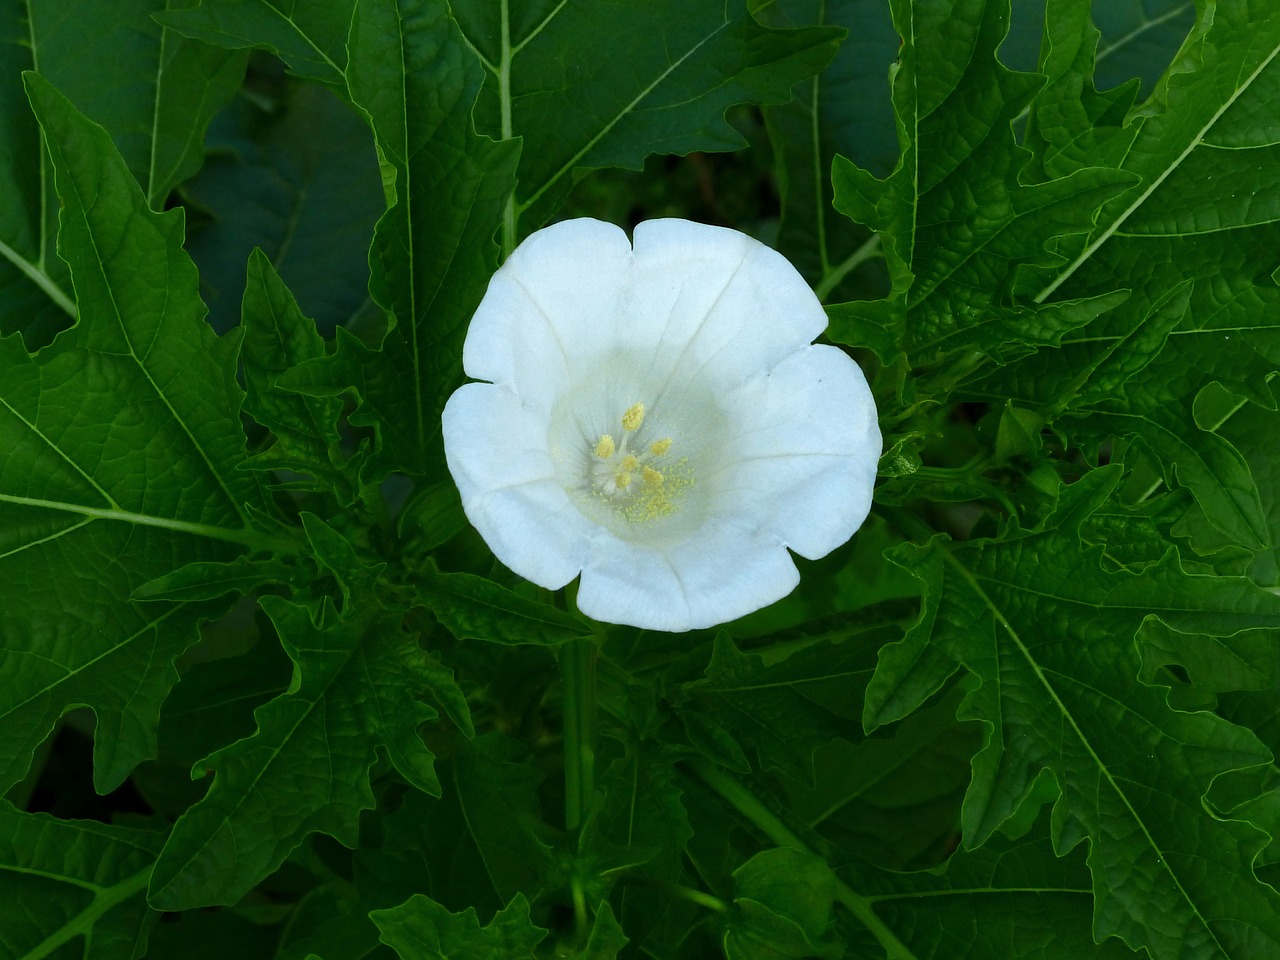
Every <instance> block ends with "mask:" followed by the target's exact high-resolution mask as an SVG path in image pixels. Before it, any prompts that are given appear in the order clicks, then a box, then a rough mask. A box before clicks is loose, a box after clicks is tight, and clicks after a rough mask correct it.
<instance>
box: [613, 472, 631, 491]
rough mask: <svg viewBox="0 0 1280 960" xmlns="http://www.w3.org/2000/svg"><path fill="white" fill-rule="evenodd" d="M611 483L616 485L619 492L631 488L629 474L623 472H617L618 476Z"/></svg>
mask: <svg viewBox="0 0 1280 960" xmlns="http://www.w3.org/2000/svg"><path fill="white" fill-rule="evenodd" d="M613 482H614V483H616V484H617V485H618V489H619V490H625V489H627V487H629V486H631V474H629V473H627V471H625V470H619V471H618V475H617V476H616V477H614V478H613Z"/></svg>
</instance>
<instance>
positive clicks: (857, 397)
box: [708, 345, 881, 560]
mask: <svg viewBox="0 0 1280 960" xmlns="http://www.w3.org/2000/svg"><path fill="white" fill-rule="evenodd" d="M728 407H729V410H730V411H731V416H730V418H729V419H730V423H731V424H732V425H733V427H735V428H736V429H734V430H732V432H731V433H730V434H729V435H728V436H726V438H725V446H724V448H723V449H724V453H723V456H722V458H721V467H720V469H719V471H718V473H717V475H716V476H715V477H709V478H708V481H709V482H711V483H713V484H715V492H714V497H715V499H716V502H717V504H718V505H719V508H720V509H727V510H732V511H734V512H737V513H741V514H743V515H747V516H755V517H759V518H760V524H761V527H762V528H763V529H765V530H767V531H769V533H770V534H772V535H773V536H775V537H777V538H778V539H779V540H780V541H781V542H782V543H785V544H787V546H789V547H791V549H793V550H795V551H796V553H798V554H800V555H801V556H803V557H808V558H809V559H811V560H813V559H817V558H818V557H823V556H826V555H827V554H828V553H830V552H831V551H832V550H834V549H835V548H836V547H838V546H839V545H840V544H842V543H844V542H845V541H846V540H848V539H849V537H851V536H852V535H853V533H854V531H855V530H857V529H858V527H860V526H861V525H862V522H863V521H864V520H865V519H866V517H867V513H868V512H869V511H870V509H871V489H872V486H873V485H874V484H875V477H876V466H877V464H878V462H879V459H880V452H881V438H880V428H879V425H878V424H877V423H876V410H875V402H874V400H873V399H872V397H871V390H870V389H869V388H868V386H867V381H866V377H864V376H863V373H862V371H861V370H860V369H859V368H858V365H857V364H856V363H854V362H853V360H852V359H850V358H849V357H848V356H847V355H846V354H845V353H843V352H842V351H841V350H839V349H838V348H836V347H831V346H824V345H816V346H810V347H806V348H805V349H804V350H801V351H800V352H798V353H796V354H794V355H793V356H791V357H788V358H787V359H786V360H785V361H783V362H782V363H780V364H779V365H778V366H777V367H775V368H774V370H773V371H772V373H770V375H769V376H767V377H762V378H760V379H758V380H756V381H754V382H753V383H750V384H746V385H744V386H743V387H741V388H740V389H739V390H737V391H735V392H734V394H733V395H732V397H731V399H730V401H729V403H728Z"/></svg>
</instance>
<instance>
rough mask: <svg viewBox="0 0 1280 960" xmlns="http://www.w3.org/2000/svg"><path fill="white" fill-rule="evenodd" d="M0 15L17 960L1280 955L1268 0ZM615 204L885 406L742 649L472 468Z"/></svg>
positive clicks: (385, 3)
mask: <svg viewBox="0 0 1280 960" xmlns="http://www.w3.org/2000/svg"><path fill="white" fill-rule="evenodd" d="M1093 7H1096V9H1092V8H1093ZM0 31H2V32H0V63H2V64H3V67H4V73H3V76H2V78H0V197H3V201H2V202H0V450H3V455H0V598H2V600H3V602H2V603H0V664H2V665H3V677H4V679H3V681H0V789H2V790H3V791H4V799H3V800H0V821H2V824H0V902H2V903H3V904H4V908H3V909H2V910H0V958H25V960H35V958H40V957H58V958H62V957H71V956H78V957H84V958H92V960H107V958H114V957H124V958H129V957H142V956H147V957H154V958H164V957H182V958H184V960H185V958H191V957H197V958H198V957H206V956H207V957H211V958H212V957H226V956H244V957H246V958H259V957H261V958H273V957H274V958H298V960H303V958H307V957H321V958H323V960H343V958H356V957H395V956H399V957H402V958H410V957H413V958H419V957H451V958H461V957H477V958H479V957H484V958H499V957H511V958H517V957H553V956H557V957H581V958H591V960H607V958H611V957H623V958H628V957H659V958H664V960H665V958H673V960H680V958H686V957H687V958H695V957H706V956H716V955H720V954H723V955H724V956H726V957H728V958H732V960H766V958H767V960H774V958H803V957H820V958H828V957H830V958H836V957H842V956H843V957H850V958H855V957H857V958H861V957H867V958H887V960H926V958H936V960H955V958H962V957H971V958H975V960H977V958H983V960H990V958H1008V960H1014V958H1029V957H1035V958H1042V960H1079V958H1083V957H1098V958H1121V957H1140V956H1147V957H1150V958H1152V960H1174V958H1177V960H1210V958H1217V960H1267V958H1280V919H1278V918H1280V895H1278V894H1277V892H1276V890H1275V888H1274V887H1273V886H1272V884H1274V883H1276V882H1278V881H1280V846H1277V844H1276V843H1275V841H1274V838H1275V837H1276V836H1277V830H1280V806H1278V805H1277V797H1280V794H1278V793H1277V792H1276V782H1277V771H1276V766H1275V760H1274V752H1275V751H1276V749H1277V745H1278V744H1280V725H1278V724H1277V722H1276V717H1277V713H1278V710H1277V704H1278V703H1280V700H1278V699H1277V697H1278V696H1280V670H1278V669H1277V666H1278V663H1277V661H1278V660H1280V657H1278V650H1280V647H1278V646H1277V642H1276V641H1277V638H1278V636H1280V633H1278V631H1280V469H1278V468H1277V467H1276V464H1275V460H1274V446H1275V437H1276V436H1278V435H1280V410H1278V404H1277V393H1276V391H1275V384H1274V383H1273V382H1272V381H1273V378H1274V376H1275V374H1276V372H1277V370H1280V288H1278V287H1277V282H1276V281H1277V277H1280V259H1278V255H1277V253H1276V251H1277V250H1280V226H1278V222H1280V187H1278V186H1277V184H1280V154H1278V153H1277V149H1278V145H1280V123H1278V122H1277V120H1276V112H1275V104H1276V103H1277V102H1280V19H1277V18H1276V17H1275V16H1274V15H1273V13H1272V10H1271V3H1270V0H1195V2H1192V0H1115V2H1112V3H1108V4H1098V5H1091V4H1090V3H1089V2H1088V0H1046V2H1041V0H1013V2H1012V3H1011V2H1010V0H823V2H819V0H772V2H757V3H753V4H752V5H751V7H750V9H748V6H747V4H746V3H745V0H728V2H727V3H725V4H723V5H722V4H719V3H709V2H708V3H696V4H688V3H677V2H675V0H669V2H668V0H662V2H652V0H644V2H641V0H625V2H606V0H584V2H580V3H572V4H571V3H567V2H565V0H560V2H555V0H533V2H529V3H523V4H513V3H509V0H455V2H454V3H453V7H452V9H450V6H449V5H448V3H446V0H343V2H329V3H309V4H286V3H283V2H280V0H126V2H119V0H116V2H112V3H106V2H105V0H78V2H76V3H74V4H71V5H68V4H66V3H62V2H57V3H55V2H52V0H16V2H11V3H7V4H6V5H5V6H4V7H3V10H2V12H0ZM743 148H745V149H743ZM734 151H738V152H734ZM681 157H683V158H684V159H680V158H681ZM593 213H598V214H601V215H605V216H608V217H610V218H612V219H615V220H619V221H622V220H631V221H633V220H635V219H639V218H643V217H645V216H654V215H671V214H675V215H685V216H691V217H701V218H707V219H714V220H721V221H724V222H728V223H729V225H732V226H735V227H737V228H738V229H742V230H745V231H748V232H751V233H753V234H755V235H756V236H759V237H761V238H762V239H764V240H766V241H767V242H770V243H772V244H773V245H775V246H776V247H778V249H780V250H781V251H782V252H783V253H785V254H786V255H787V256H788V257H790V258H791V259H792V260H793V262H795V263H796V264H797V265H798V266H799V267H800V268H801V269H802V271H804V272H805V273H806V275H807V276H808V279H809V280H810V281H811V283H812V284H813V286H814V288H815V289H816V290H817V291H818V292H819V294H820V296H821V297H822V298H823V300H824V302H825V303H826V304H827V307H828V313H829V316H830V319H831V325H830V327H829V330H828V336H829V337H830V339H831V340H832V341H834V342H836V343H838V344H841V345H843V346H845V347H847V348H848V349H849V350H850V351H851V352H852V353H853V355H854V356H855V357H856V358H857V359H858V360H859V361H860V362H861V363H862V365H863V368H864V369H865V370H866V371H867V373H868V376H869V378H870V379H871V381H872V386H873V390H874V392H875V395H876V399H877V403H878V405H879V410H880V420H881V426H882V428H883V430H884V432H885V439H886V451H887V452H886V454H885V456H884V458H883V459H882V461H881V470H880V474H881V478H880V483H879V485H878V487H877V490H876V503H875V506H874V508H873V515H872V518H871V520H869V521H868V523H867V525H866V526H864V528H863V529H862V530H861V531H860V532H859V533H858V534H857V535H856V536H855V538H854V539H853V540H852V541H851V542H850V543H849V544H848V545H847V546H845V547H843V548H840V549H839V550H837V551H836V552H835V553H834V554H833V555H831V556H830V557H828V558H826V559H824V560H822V561H818V562H813V563H804V564H803V566H802V575H803V579H802V583H801V586H800V587H799V588H798V589H797V591H796V592H795V593H794V594H793V595H792V596H791V597H789V598H787V599H785V600H783V601H780V602H779V603H777V604H775V605H774V606H772V607H770V608H768V609H766V610H763V611H760V612H759V613H757V614H753V615H752V616H749V617H747V618H744V619H742V620H740V621H737V622H734V623H730V624H726V625H724V626H723V627H721V628H719V629H717V630H707V631H700V632H695V633H692V634H686V635H670V634H661V633H652V632H644V631H639V630H634V629H630V628H608V629H606V628H605V627H604V626H602V625H600V624H595V623H592V622H590V621H589V620H587V619H585V618H583V617H582V616H581V615H580V614H579V613H578V612H577V611H576V609H575V607H574V605H573V591H572V588H570V589H569V590H568V591H566V592H562V593H557V594H552V593H549V592H547V591H543V590H540V589H537V588H534V587H532V586H530V585H529V584H527V583H523V582H521V581H519V580H518V579H517V578H515V577H513V576H512V575H511V574H510V573H508V572H506V571H504V570H502V569H501V568H499V567H498V566H497V565H496V564H495V563H494V561H493V559H492V556H491V555H490V554H489V553H488V551H487V550H486V548H485V547H484V545H483V543H482V542H481V541H480V540H479V538H478V537H477V535H476V534H475V533H474V532H473V531H472V530H471V529H470V528H469V527H468V526H467V524H466V522H465V518H464V517H463V515H462V512H461V507H460V505H459V502H458V497H457V494H456V491H455V490H454V488H453V485H452V483H451V482H450V480H449V476H448V473H447V471H446V470H445V467H444V462H443V452H442V448H441V443H440V428H439V422H440V410H441V407H442V405H443V402H444V399H445V398H446V397H447V396H448V394H449V393H450V392H451V391H452V390H453V389H454V388H455V387H456V386H457V385H458V383H459V382H460V381H461V362H460V350H461V342H462V336H463V335H464V333H465V330H466V325H467V321H468V319H469V317H470V315H471V311H472V310H473V309H474V307H475V305H476V303H477V302H478V301H479V298H480V296H481V295H482V293H483V291H484V289H485V285H486V283H487V280H488V277H489V276H490V274H491V273H492V272H493V270H494V269H495V268H496V266H497V264H498V262H499V261H500V259H501V257H502V255H503V254H504V253H506V252H509V251H510V250H511V249H512V248H513V247H514V245H515V243H516V242H517V241H518V240H519V239H520V238H521V237H523V236H525V235H527V234H528V233H529V232H531V231H532V230H535V229H537V228H538V227H539V226H542V225H543V224H545V223H546V222H548V221H550V220H552V219H555V218H559V217H563V216H573V215H582V214H593ZM206 303H208V304H210V305H211V308H212V314H211V315H209V316H208V317H207V316H206V315H207V313H208V309H209V308H206ZM237 303H238V305H239V306H238V307H237Z"/></svg>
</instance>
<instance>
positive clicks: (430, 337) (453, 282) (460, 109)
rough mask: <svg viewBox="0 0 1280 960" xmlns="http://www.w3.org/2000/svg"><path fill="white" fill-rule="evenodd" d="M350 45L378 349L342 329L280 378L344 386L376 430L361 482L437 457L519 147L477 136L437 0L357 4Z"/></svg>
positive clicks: (467, 74) (453, 35)
mask: <svg viewBox="0 0 1280 960" xmlns="http://www.w3.org/2000/svg"><path fill="white" fill-rule="evenodd" d="M348 46H349V50H350V56H351V62H350V64H349V67H348V82H349V85H350V92H351V98H352V100H353V101H354V102H355V103H356V104H357V106H358V107H359V108H360V109H361V110H362V111H363V112H364V113H365V115H366V116H367V118H368V120H369V122H370V125H371V126H372V127H373V133H374V138H375V140H376V141H377V144H378V155H379V158H380V160H381V162H382V165H383V182H384V186H385V188H386V191H387V208H388V209H387V212H386V214H385V215H384V216H383V218H382V219H381V220H380V221H379V222H378V226H377V229H376V231H375V234H374V247H373V254H372V256H371V268H372V271H373V276H372V279H371V280H370V293H371V294H372V296H373V299H374V300H375V302H377V304H378V305H379V306H381V307H382V308H383V309H384V310H386V311H387V312H388V314H389V315H390V316H391V318H392V321H393V323H392V327H391V329H390V330H389V332H388V333H387V336H386V339H385V340H384V341H383V343H382V345H381V348H380V349H377V350H374V349H370V348H369V347H367V346H365V345H364V344H362V343H361V342H360V341H358V340H356V339H355V338H354V337H351V336H347V335H345V334H344V332H342V331H339V336H338V350H337V354H336V355H335V356H334V357H333V358H331V359H328V360H320V361H315V362H314V363H312V364H309V365H306V366H304V367H303V368H302V369H300V370H298V371H297V373H296V376H295V377H294V378H292V379H290V380H287V381H286V382H285V384H284V385H285V386H287V387H291V388H296V389H299V390H302V391H304V392H308V393H312V394H317V395H323V394H334V393H340V392H343V391H345V390H346V389H348V388H351V387H354V389H355V391H356V395H357V397H358V398H359V400H360V407H359V409H357V410H356V412H355V413H353V414H352V417H351V420H352V422H353V423H356V424H363V425H368V426H371V427H373V428H374V429H375V430H376V431H377V435H378V442H377V445H376V447H375V450H374V453H373V455H372V456H371V457H370V459H369V461H368V465H367V471H368V479H370V480H378V479H381V478H382V477H383V476H385V474H386V473H387V472H388V471H390V470H393V469H395V470H400V471H403V472H406V473H409V474H411V475H423V474H425V473H428V472H430V471H431V470H432V469H435V468H437V466H438V463H439V455H438V453H437V454H432V450H433V448H438V446H439V436H440V411H441V410H442V409H443V408H444V403H445V400H446V399H447V398H448V395H449V393H450V392H452V390H453V389H454V387H456V386H457V384H458V382H459V381H460V380H461V377H462V364H461V353H462V337H463V335H464V333H465V327H466V322H467V320H468V319H469V318H470V316H471V313H472V312H473V311H474V309H475V307H476V305H477V304H478V303H479V302H480V297H481V296H482V294H483V293H484V287H485V285H486V284H487V282H488V279H489V275H490V274H491V273H492V272H493V269H494V265H495V260H496V255H497V248H496V245H494V244H493V243H492V237H493V234H494V232H495V230H496V229H497V225H498V222H499V220H500V216H501V210H502V204H503V203H504V202H505V200H506V198H507V196H508V194H509V193H510V191H511V189H512V187H513V186H514V173H515V164H516V157H517V154H518V145H517V144H515V143H504V144H499V143H494V142H492V141H489V140H487V139H485V138H483V137H480V136H477V135H476V133H475V131H474V129H473V127H472V123H471V110H472V105H473V104H474V103H475V98H476V94H477V92H478V91H479V89H480V84H481V79H482V78H481V74H482V71H481V68H480V66H479V64H477V63H476V62H475V59H474V57H473V56H472V55H471V53H470V52H469V51H468V50H467V49H466V47H465V45H464V43H463V40H462V37H461V35H460V34H459V32H458V29H457V27H456V26H455V25H454V24H453V22H452V20H450V18H449V11H448V8H447V6H446V5H445V4H444V3H443V2H442V0H360V3H358V4H357V7H356V12H355V18H354V20H353V21H352V24H351V37H350V41H349V45H348Z"/></svg>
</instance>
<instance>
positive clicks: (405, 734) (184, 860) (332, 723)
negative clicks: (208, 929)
mask: <svg viewBox="0 0 1280 960" xmlns="http://www.w3.org/2000/svg"><path fill="white" fill-rule="evenodd" d="M261 604H262V607H263V609H264V610H265V611H266V612H267V615H268V616H269V617H271V620H272V622H273V623H274V624H275V626H276V629H277V631H278V632H279V634H280V641H281V643H282V644H283V645H284V647H285V650H286V651H287V652H288V654H289V656H290V658H291V659H292V660H293V662H294V664H295V667H294V677H293V682H292V683H291V684H290V686H289V689H288V690H287V691H285V693H284V694H282V695H281V696H280V697H277V698H276V699H275V700H272V701H271V702H270V703H267V704H265V705H264V706H262V707H260V708H259V709H258V711H257V713H256V716H257V720H258V729H257V731H256V732H255V733H254V734H253V736H251V737H249V738H247V739H245V740H241V741H239V742H237V743H233V744H231V745H230V746H227V747H224V748H223V749H221V750H218V751H216V752H215V753H213V754H211V755H210V756H209V757H207V758H206V759H204V760H202V761H201V762H199V763H197V764H196V769H197V770H199V771H204V770H213V771H214V773H215V779H214V781H213V785H212V786H211V787H210V788H209V792H208V794H207V795H206V797H205V798H204V799H203V800H202V801H200V802H199V803H197V804H196V805H195V806H193V807H192V808H191V809H190V810H188V811H187V812H186V813H185V814H184V815H183V816H182V817H181V818H180V819H179V820H178V822H177V823H176V824H175V825H174V829H173V833H172V834H171V835H170V838H169V842H168V843H167V844H166V845H165V849H164V851H163V853H162V854H161V856H160V860H159V862H158V863H157V864H156V869H155V873H154V875H153V876H152V879H151V893H150V899H151V902H152V903H153V904H154V905H155V906H156V907H157V908H159V909H186V908H190V907H194V906H201V905H209V904H219V903H234V902H235V901H237V900H238V899H240V897H242V896H243V895H244V894H245V893H247V892H248V891H249V890H251V889H252V888H253V887H254V886H255V885H256V884H257V883H259V882H260V881H261V880H262V879H263V877H265V876H266V875H267V874H268V873H270V872H271V871H272V870H274V869H276V867H278V866H279V865H280V863H281V862H282V861H283V860H284V858H285V856H287V855H288V854H289V852H290V851H291V850H292V849H293V848H294V847H295V846H297V845H298V843H299V842H301V840H302V839H303V838H304V837H305V836H307V835H308V834H310V833H314V832H316V831H321V832H324V833H327V834H330V835H331V836H334V837H336V838H337V839H338V840H339V841H341V842H342V843H344V844H346V845H347V846H355V843H356V828H357V822H358V819H359V814H360V811H361V810H367V809H370V808H371V807H373V806H374V798H373V793H372V791H371V790H370V787H369V768H370V767H371V766H372V765H373V762H374V760H375V751H376V750H377V748H382V749H384V750H386V752H387V754H388V756H389V757H390V759H391V762H392V763H393V764H394V766H395V768H396V770H397V772H398V773H399V774H400V775H401V776H403V777H404V778H405V779H406V780H407V781H408V782H409V783H410V784H412V785H413V786H414V787H415V788H417V789H419V790H422V791H425V792H427V793H431V794H434V795H437V796H438V795H439V793H440V784H439V781H438V779H437V778H436V775H435V771H434V768H433V759H434V758H433V755H432V753H431V751H430V750H428V749H427V747H426V745H425V744H424V743H423V742H422V740H421V738H420V737H419V735H418V732H417V728H418V725H419V724H421V723H423V722H426V721H429V720H434V719H435V718H436V717H437V716H438V714H437V712H436V711H435V709H434V708H432V707H431V706H429V705H428V704H426V703H423V702H422V701H421V700H420V699H418V698H419V697H420V696H421V694H422V692H423V691H424V690H428V689H430V688H431V685H432V683H433V679H434V678H433V676H432V673H431V670H430V666H431V664H430V658H429V657H428V656H427V655H426V654H425V653H424V652H423V651H422V650H420V649H419V647H418V644H417V642H416V641H415V640H414V639H412V638H410V637H406V636H404V635H402V634H400V633H399V632H398V631H397V629H396V628H395V627H394V626H393V625H392V624H390V623H388V622H387V621H386V620H385V619H382V618H379V617H377V616H372V617H371V616H369V613H366V614H365V615H364V616H363V617H360V618H352V619H346V618H341V617H339V616H338V614H337V611H336V610H335V609H334V607H333V604H332V603H331V602H330V601H329V600H327V599H326V600H325V601H324V602H323V603H322V604H321V606H320V609H319V611H318V613H317V615H315V616H314V617H313V615H312V613H311V611H310V610H308V608H307V607H305V606H300V605H298V604H296V603H292V602H290V601H287V600H282V599H280V598H279V597H264V598H262V600H261ZM361 606H362V608H363V609H365V610H366V611H369V610H370V609H371V608H370V605H369V602H368V601H367V600H366V601H365V603H364V604H362V605H361ZM373 609H376V608H373Z"/></svg>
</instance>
